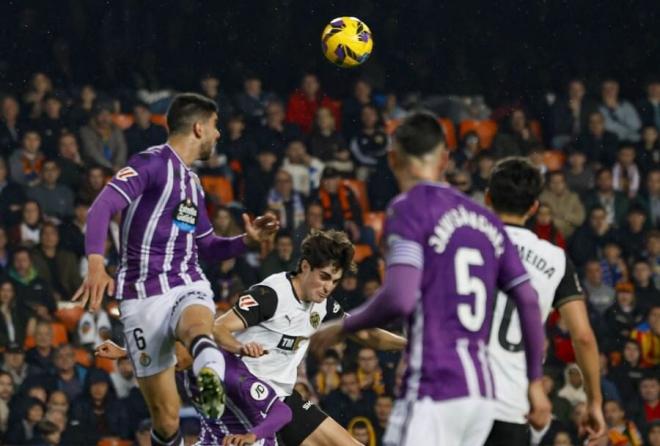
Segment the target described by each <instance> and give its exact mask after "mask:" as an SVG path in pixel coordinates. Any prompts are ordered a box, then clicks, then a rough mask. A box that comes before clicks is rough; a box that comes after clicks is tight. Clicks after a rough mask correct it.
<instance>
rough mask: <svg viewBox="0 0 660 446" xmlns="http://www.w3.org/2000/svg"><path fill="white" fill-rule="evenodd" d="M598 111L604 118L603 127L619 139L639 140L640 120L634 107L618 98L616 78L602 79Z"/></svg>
mask: <svg viewBox="0 0 660 446" xmlns="http://www.w3.org/2000/svg"><path fill="white" fill-rule="evenodd" d="M599 111H600V112H601V113H602V114H603V117H604V118H605V128H606V129H607V130H609V131H611V132H613V133H615V134H616V135H617V136H618V138H619V139H620V140H621V141H632V142H637V141H639V130H640V128H641V127H642V122H641V121H640V119H639V115H638V114H637V110H635V107H633V106H632V104H631V103H630V102H628V101H625V100H622V99H620V98H619V82H617V81H616V80H614V79H606V80H605V81H603V83H602V85H601V104H600V108H599Z"/></svg>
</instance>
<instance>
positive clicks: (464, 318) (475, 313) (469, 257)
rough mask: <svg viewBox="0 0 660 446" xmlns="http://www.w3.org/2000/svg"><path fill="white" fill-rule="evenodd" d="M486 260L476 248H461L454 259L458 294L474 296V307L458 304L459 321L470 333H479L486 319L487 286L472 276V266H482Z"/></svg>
mask: <svg viewBox="0 0 660 446" xmlns="http://www.w3.org/2000/svg"><path fill="white" fill-rule="evenodd" d="M483 264H484V259H483V257H482V256H481V253H480V252H479V251H478V250H477V249H474V248H459V249H458V250H457V251H456V256H455V257H454V272H455V274H456V293H457V294H459V295H461V296H474V305H470V304H468V303H460V304H458V309H457V311H458V320H459V321H460V322H461V324H463V326H464V327H465V328H466V329H468V330H470V331H479V330H480V329H481V326H482V325H483V323H484V319H485V318H486V300H487V299H486V298H487V295H486V286H485V285H484V282H483V280H481V279H480V278H478V277H474V276H471V275H470V266H482V265H483Z"/></svg>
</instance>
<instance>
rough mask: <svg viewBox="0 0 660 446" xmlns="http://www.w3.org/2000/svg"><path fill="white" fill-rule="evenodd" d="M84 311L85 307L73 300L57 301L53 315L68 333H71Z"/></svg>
mask: <svg viewBox="0 0 660 446" xmlns="http://www.w3.org/2000/svg"><path fill="white" fill-rule="evenodd" d="M84 313H85V309H84V308H83V307H81V306H80V305H78V304H77V303H75V302H59V303H58V304H57V311H56V312H55V317H56V318H57V319H58V320H59V321H60V322H62V323H63V324H64V326H65V327H66V329H67V330H68V331H69V332H70V333H73V332H74V331H75V330H76V328H77V327H78V321H79V320H80V318H81V317H82V315H83V314H84Z"/></svg>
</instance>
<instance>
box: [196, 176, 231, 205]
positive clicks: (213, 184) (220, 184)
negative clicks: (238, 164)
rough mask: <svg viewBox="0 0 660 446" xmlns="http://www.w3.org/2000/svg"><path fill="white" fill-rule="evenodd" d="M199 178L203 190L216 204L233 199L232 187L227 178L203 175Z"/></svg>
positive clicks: (226, 202) (225, 202) (229, 201)
mask: <svg viewBox="0 0 660 446" xmlns="http://www.w3.org/2000/svg"><path fill="white" fill-rule="evenodd" d="M200 180H201V182H202V187H203V188H204V191H205V192H206V193H207V194H208V195H210V196H211V197H212V198H213V200H214V201H216V202H217V203H218V204H228V203H231V202H232V201H234V189H233V188H232V186H231V182H230V181H229V180H228V179H227V178H225V177H221V176H213V175H204V176H202V177H201V178H200Z"/></svg>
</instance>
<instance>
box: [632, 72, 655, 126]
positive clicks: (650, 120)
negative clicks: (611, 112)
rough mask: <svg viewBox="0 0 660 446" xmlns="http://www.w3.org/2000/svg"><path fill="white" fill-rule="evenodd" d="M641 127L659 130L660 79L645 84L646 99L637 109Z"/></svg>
mask: <svg viewBox="0 0 660 446" xmlns="http://www.w3.org/2000/svg"><path fill="white" fill-rule="evenodd" d="M637 109H638V110H639V117H640V119H641V121H642V125H643V126H645V127H648V126H652V127H655V128H656V129H658V130H660V79H657V78H653V79H650V80H649V82H648V83H647V84H646V98H645V99H644V100H643V101H641V102H640V103H639V105H638V107H637Z"/></svg>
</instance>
